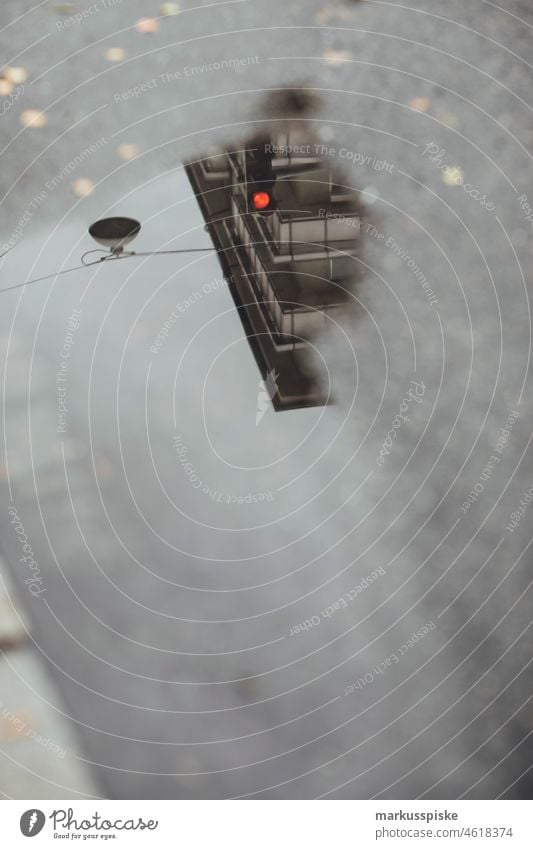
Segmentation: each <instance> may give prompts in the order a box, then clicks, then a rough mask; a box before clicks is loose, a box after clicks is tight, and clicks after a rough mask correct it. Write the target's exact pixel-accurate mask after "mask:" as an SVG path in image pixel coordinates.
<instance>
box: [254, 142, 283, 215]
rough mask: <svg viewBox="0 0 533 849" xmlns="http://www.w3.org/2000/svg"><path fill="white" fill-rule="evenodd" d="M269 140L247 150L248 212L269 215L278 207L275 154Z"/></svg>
mask: <svg viewBox="0 0 533 849" xmlns="http://www.w3.org/2000/svg"><path fill="white" fill-rule="evenodd" d="M269 146H270V145H268V143H267V142H264V141H261V142H257V143H256V144H254V146H253V147H252V148H251V149H250V150H248V151H247V152H246V184H247V197H248V212H252V213H254V214H255V215H263V216H268V215H272V213H273V212H274V211H275V210H276V209H277V202H276V199H275V197H274V186H275V185H276V175H275V174H274V169H273V168H272V157H273V154H272V153H269V152H268V150H267V147H269Z"/></svg>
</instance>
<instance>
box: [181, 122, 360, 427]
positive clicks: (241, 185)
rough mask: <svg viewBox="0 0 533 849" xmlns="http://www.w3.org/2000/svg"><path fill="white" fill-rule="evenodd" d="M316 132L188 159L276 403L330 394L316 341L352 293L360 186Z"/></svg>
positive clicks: (297, 403) (320, 399)
mask: <svg viewBox="0 0 533 849" xmlns="http://www.w3.org/2000/svg"><path fill="white" fill-rule="evenodd" d="M308 141H309V139H307V140H306V139H302V138H301V137H298V136H297V135H295V134H292V133H291V135H290V137H289V134H288V133H287V132H285V133H280V134H278V135H277V136H274V137H272V138H269V139H265V138H264V137H263V138H262V139H260V140H259V139H255V140H252V141H250V142H249V143H248V144H247V145H246V146H245V147H243V148H242V149H240V150H228V151H224V152H220V153H217V154H216V155H212V156H209V157H206V158H202V159H198V160H195V161H193V162H189V163H188V164H187V165H186V166H185V168H186V172H187V175H188V177H189V181H190V183H191V185H192V188H193V190H194V193H195V195H196V197H197V199H198V203H199V205H200V208H201V211H202V214H203V217H204V220H205V222H206V228H207V229H208V230H209V233H210V235H211V238H212V240H213V244H214V246H215V248H216V249H217V252H218V257H219V260H220V263H221V265H222V269H223V272H224V275H225V277H226V279H227V280H228V283H229V289H230V292H231V295H232V297H233V299H234V301H235V305H236V308H237V310H238V313H239V316H240V319H241V322H242V324H243V328H244V331H245V333H246V336H247V339H248V342H249V344H250V348H251V350H252V352H253V354H254V356H255V359H256V362H257V365H258V367H259V370H260V372H261V374H262V376H263V379H264V380H265V381H270V386H271V387H272V390H273V391H272V393H271V394H272V397H271V400H272V403H273V405H274V408H275V409H276V410H286V409H294V408H298V407H307V406H318V405H323V404H325V403H327V402H328V400H329V393H328V387H327V385H325V381H324V379H320V378H319V377H318V376H317V375H316V374H313V373H312V370H311V366H310V363H309V359H310V358H309V352H308V349H309V343H310V341H311V340H312V338H313V336H314V335H315V334H316V333H317V332H318V331H320V330H321V329H323V328H324V327H326V328H327V325H328V324H330V325H331V322H330V319H335V314H336V313H338V310H340V309H342V307H343V306H345V304H346V302H347V300H348V299H349V297H350V291H351V288H352V283H351V281H352V280H353V278H354V259H353V257H354V255H355V253H356V251H357V248H358V239H359V232H360V225H361V218H360V207H359V197H358V195H357V194H356V193H355V192H354V191H353V190H352V189H348V188H347V187H345V186H343V185H342V181H339V182H335V179H334V174H333V168H332V163H331V162H328V161H327V160H325V159H323V158H321V157H319V156H312V155H309V152H310V151H311V150H313V146H312V145H311V144H309V143H306V142H308ZM257 151H259V152H260V156H261V157H264V156H265V155H266V158H267V160H268V167H269V168H271V173H272V174H273V175H274V181H275V182H274V184H273V194H274V196H275V201H276V203H275V209H274V210H273V211H272V212H271V213H269V214H264V213H263V214H262V213H261V212H258V211H257V210H255V209H254V208H253V206H252V204H251V203H250V183H251V174H250V171H251V166H250V162H251V161H252V162H253V161H255V160H254V156H257ZM265 151H266V154H265ZM295 151H296V152H295ZM300 151H304V153H303V154H302V153H301V152H300ZM267 385H268V384H267Z"/></svg>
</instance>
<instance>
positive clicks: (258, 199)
mask: <svg viewBox="0 0 533 849" xmlns="http://www.w3.org/2000/svg"><path fill="white" fill-rule="evenodd" d="M252 203H253V205H254V208H255V209H257V210H258V211H261V210H263V209H267V208H268V207H269V206H270V204H271V203H272V198H271V196H270V195H269V193H268V192H254V193H253V195H252Z"/></svg>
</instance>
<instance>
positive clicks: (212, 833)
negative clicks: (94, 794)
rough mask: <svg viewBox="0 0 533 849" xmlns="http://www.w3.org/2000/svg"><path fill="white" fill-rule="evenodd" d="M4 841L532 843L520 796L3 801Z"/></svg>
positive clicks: (198, 847) (262, 845) (272, 847)
mask: <svg viewBox="0 0 533 849" xmlns="http://www.w3.org/2000/svg"><path fill="white" fill-rule="evenodd" d="M0 827H1V831H0V834H1V845H2V846H5V847H6V849H7V847H8V848H9V849H12V848H13V847H18V846H26V847H28V845H31V844H28V841H29V840H30V839H32V838H34V837H35V841H36V842H35V844H33V845H34V846H35V849H37V847H42V846H43V847H44V846H56V847H57V846H61V845H62V841H67V840H70V841H72V842H75V843H78V844H80V845H82V844H83V845H85V846H87V845H93V846H94V845H96V846H103V845H108V846H109V845H110V846H121V847H127V846H135V847H137V846H146V847H148V846H157V847H165V849H166V847H167V846H168V847H176V848H177V849H179V847H187V849H204V847H205V849H214V847H216V849H218V847H226V846H227V847H231V849H315V847H317V849H318V847H320V849H325V847H331V846H332V845H334V844H337V845H339V846H340V847H341V849H344V847H348V849H352V847H353V849H367V847H369V846H376V847H383V849H386V847H393V846H396V847H402V846H408V847H409V849H426V847H433V849H437V847H439V846H441V847H445V846H451V845H452V843H453V845H454V846H455V845H457V846H458V847H460V849H481V847H484V846H491V847H494V849H497V847H501V849H504V847H509V849H532V847H533V828H532V825H531V803H530V802H519V801H509V802H507V801H497V802H494V801H488V802H483V801H473V802H465V801H460V802H454V801H440V800H439V801H438V802H412V801H407V802H402V801H383V802H381V801H365V800H361V801H358V800H354V801H322V802H317V801H271V800H269V801H172V800H168V801H159V800H148V801H144V800H137V801H135V800H134V801H108V800H102V801H88V802H86V801H81V802H80V801H74V802H73V801H65V802H56V801H38V802H35V803H31V802H27V801H5V802H2V803H1V804H0Z"/></svg>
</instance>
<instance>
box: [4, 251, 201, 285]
mask: <svg viewBox="0 0 533 849" xmlns="http://www.w3.org/2000/svg"><path fill="white" fill-rule="evenodd" d="M204 251H216V248H185V249H183V250H176V251H141V252H139V253H137V252H135V251H132V252H131V253H124V254H121V253H116V254H113V253H110V254H105V255H104V256H102V257H100V259H95V260H93V261H92V262H85V261H84V260H85V257H86V256H88V255H89V254H92V253H98V252H99V251H98V249H96V250H94V251H85V253H84V254H83V256H82V258H81V263H82V264H81V265H76V266H73V267H72V268H65V269H64V270H63V271H56V272H55V274H47V275H45V277H36V278H35V279H34V280H26V282H25V283H16V284H15V285H14V286H7V287H6V288H5V289H0V295H1V294H2V292H12V291H13V289H21V288H22V287H23V286H31V284H32V283H42V282H43V280H51V279H52V278H53V277H59V276H60V275H61V274H68V273H69V272H70V271H80V269H82V268H89V267H90V266H91V265H100V263H102V262H109V261H110V260H116V259H131V258H132V257H136V256H158V255H160V254H190V253H203V252H204ZM6 253H7V251H6ZM2 256H4V254H2ZM0 259H1V256H0Z"/></svg>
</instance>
